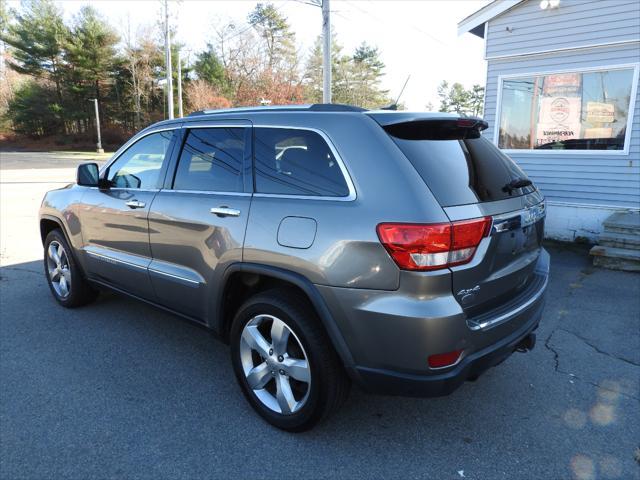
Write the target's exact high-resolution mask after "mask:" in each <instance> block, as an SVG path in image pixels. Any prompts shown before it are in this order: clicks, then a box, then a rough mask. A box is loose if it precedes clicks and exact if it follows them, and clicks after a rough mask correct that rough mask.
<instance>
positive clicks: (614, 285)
mask: <svg viewBox="0 0 640 480" xmlns="http://www.w3.org/2000/svg"><path fill="white" fill-rule="evenodd" d="M14 155H17V154H8V153H0V168H1V171H0V182H1V183H0V207H1V210H0V216H1V223H0V478H2V479H11V480H13V479H63V478H70V479H105V478H149V479H159V478H188V479H199V478H261V479H266V480H284V479H289V478H291V479H299V478H362V479H377V478H384V479H395V478H401V479H408V478H434V479H438V480H446V479H462V478H464V479H510V480H511V479H527V480H528V479H532V480H534V479H536V480H537V479H571V478H576V479H581V480H587V479H600V478H602V479H625V480H627V479H637V478H640V465H639V464H638V462H637V461H636V460H634V455H638V454H640V452H638V450H637V449H638V447H639V445H640V408H639V406H640V391H639V379H640V294H639V293H640V275H637V274H632V273H622V272H613V271H608V270H602V269H598V268H594V267H592V266H591V262H590V260H589V258H588V256H587V251H586V250H585V249H581V248H578V247H567V246H552V247H550V252H551V256H552V276H551V280H550V284H549V288H548V295H547V306H546V309H545V314H544V319H543V322H542V324H541V327H540V329H539V330H538V332H537V333H538V345H537V347H536V349H535V350H534V351H533V352H530V353H527V354H514V355H513V356H512V357H510V358H509V359H508V360H507V361H506V362H505V363H503V364H502V365H500V366H498V367H496V368H494V369H492V370H490V371H488V372H487V373H486V374H485V375H484V376H482V377H481V378H480V379H479V380H478V381H476V382H474V383H467V384H465V385H463V386H462V388H460V389H459V390H458V391H456V392H454V393H453V394H452V395H450V396H448V397H443V398H435V399H419V398H400V397H385V396H373V395H368V394H365V393H363V392H361V391H359V390H358V389H352V392H351V395H350V397H349V399H348V401H347V403H346V404H345V405H344V407H343V408H342V410H340V411H339V412H338V413H337V414H336V415H335V416H334V417H332V418H331V419H330V420H329V421H327V422H325V423H323V424H321V425H319V426H318V427H317V428H316V429H314V430H312V431H310V432H306V433H304V434H288V433H284V432H281V431H278V430H276V429H274V428H273V427H271V426H269V425H268V424H266V423H265V422H263V421H262V420H261V419H260V418H259V417H258V416H257V415H255V414H254V413H253V411H252V410H251V408H250V407H249V406H248V404H247V403H246V402H245V400H244V398H243V397H242V394H241V392H240V390H239V388H238V387H237V385H236V383H235V379H234V377H233V374H232V371H231V367H230V362H229V351H228V347H227V346H225V345H223V344H221V343H219V342H217V341H216V340H215V339H213V338H212V337H211V336H210V335H209V334H208V332H207V331H206V330H204V329H202V328H200V327H198V326H195V325H192V324H190V323H188V322H186V321H184V320H181V319H179V318H177V317H175V316H173V315H170V314H167V313H164V312H162V311H159V310H157V309H154V308H152V307H149V306H147V305H144V304H142V303H139V302H136V301H134V300H131V299H128V298H125V297H123V296H119V295H115V294H103V295H101V297H100V298H99V300H98V301H97V302H96V303H94V304H92V305H90V306H87V307H83V308H80V309H76V310H65V309H63V308H62V307H60V306H58V305H57V304H56V303H55V301H54V300H53V298H52V297H51V294H50V292H49V291H48V287H47V285H46V281H45V278H44V274H43V271H42V262H41V245H40V239H39V237H38V227H37V209H38V206H39V203H40V200H41V198H42V194H43V193H44V191H46V190H47V189H49V188H56V187H59V186H62V185H64V184H65V183H66V182H67V181H70V180H71V179H72V178H73V175H74V171H73V168H69V167H70V165H69V164H67V163H66V160H65V161H64V163H65V165H63V166H59V165H57V166H56V165H55V155H54V156H53V157H54V159H51V158H50V157H49V156H47V161H46V162H45V163H42V160H41V159H42V158H43V157H42V155H40V154H34V155H28V154H24V153H21V154H19V155H20V157H19V158H17V157H15V156H14ZM7 156H9V157H7ZM76 160H77V159H76ZM15 162H18V163H20V162H24V163H25V164H28V167H27V166H26V165H25V164H21V165H20V167H21V168H20V169H17V168H14V167H15ZM52 162H53V164H54V165H53V166H52ZM9 167H11V168H9ZM398 348H402V346H398Z"/></svg>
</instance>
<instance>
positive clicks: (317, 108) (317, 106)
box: [309, 103, 367, 112]
mask: <svg viewBox="0 0 640 480" xmlns="http://www.w3.org/2000/svg"><path fill="white" fill-rule="evenodd" d="M309 110H312V111H314V112H366V111H367V109H366V108H361V107H356V106H354V105H346V104H344V103H314V104H313V105H311V106H310V107H309Z"/></svg>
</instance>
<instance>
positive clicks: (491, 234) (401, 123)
mask: <svg viewBox="0 0 640 480" xmlns="http://www.w3.org/2000/svg"><path fill="white" fill-rule="evenodd" d="M370 115H371V116H372V117H373V118H374V119H375V120H376V121H377V122H378V123H379V124H380V125H381V126H382V127H383V128H384V129H385V131H386V132H387V133H388V134H389V136H390V137H391V138H392V140H393V141H394V142H395V143H396V145H397V146H398V147H399V148H400V150H401V151H402V152H403V153H404V154H405V156H406V157H407V158H408V159H409V161H410V162H411V163H412V165H413V166H414V168H415V169H416V171H417V172H418V174H419V175H420V176H421V177H422V179H423V180H424V182H425V183H426V185H427V186H428V187H429V189H430V190H431V192H432V193H433V195H434V196H435V198H436V199H437V200H438V202H439V203H440V205H441V206H442V207H443V209H444V211H445V212H446V213H447V216H448V217H449V219H450V220H451V221H452V222H454V223H455V222H456V221H461V220H468V219H474V218H482V217H490V222H491V226H490V229H489V230H488V231H487V233H486V236H485V238H483V239H482V241H481V242H480V244H479V245H478V247H477V249H476V251H475V255H474V256H473V258H472V260H471V261H470V262H469V263H466V264H464V265H457V266H451V267H450V269H451V271H452V289H453V293H454V295H455V297H456V299H457V300H458V302H459V303H460V304H461V306H462V307H463V309H464V311H465V313H466V314H467V316H468V317H470V318H473V317H481V316H482V315H483V314H486V313H487V312H490V311H492V310H495V309H497V308H499V307H503V306H504V305H505V304H508V303H511V302H513V301H514V300H516V299H517V298H519V297H520V296H521V295H522V296H524V295H527V293H528V292H529V291H530V290H532V289H536V288H539V285H537V282H540V281H543V279H542V278H541V277H540V276H537V275H536V271H535V269H536V263H537V260H538V257H539V256H540V253H541V245H542V239H543V233H544V216H545V210H544V202H543V198H542V195H541V194H540V193H539V192H538V191H537V190H536V188H535V186H534V185H533V184H532V183H531V181H530V180H529V179H528V178H527V176H526V174H525V173H524V172H523V171H522V170H521V169H520V168H519V167H518V166H517V165H516V164H515V163H514V162H513V161H512V160H511V159H510V158H509V157H507V156H506V155H505V154H503V153H502V152H501V151H500V150H499V149H497V148H496V147H495V146H494V145H493V144H492V143H491V142H490V141H489V140H487V139H486V138H483V137H482V136H481V133H480V132H481V130H484V129H485V128H486V127H487V124H486V123H485V122H484V121H482V120H480V119H477V118H461V117H458V116H454V115H447V114H438V115H434V114H418V115H412V114H407V113H393V114H391V113H386V112H385V113H376V112H372V113H370Z"/></svg>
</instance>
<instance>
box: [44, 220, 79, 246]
mask: <svg viewBox="0 0 640 480" xmlns="http://www.w3.org/2000/svg"><path fill="white" fill-rule="evenodd" d="M57 228H58V229H60V230H61V231H62V234H63V235H64V238H65V240H66V241H67V243H68V244H69V246H71V245H72V243H71V239H70V238H69V235H68V233H67V229H66V228H65V226H64V223H63V222H62V220H60V219H59V218H57V217H54V216H53V215H42V216H41V217H40V239H41V240H42V245H44V241H45V239H46V238H47V235H49V233H50V232H51V231H52V230H55V229H57Z"/></svg>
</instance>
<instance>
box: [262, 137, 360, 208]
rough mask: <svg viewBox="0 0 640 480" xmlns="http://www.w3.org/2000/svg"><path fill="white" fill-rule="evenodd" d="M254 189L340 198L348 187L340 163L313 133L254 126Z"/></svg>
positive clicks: (347, 192) (265, 191)
mask: <svg viewBox="0 0 640 480" xmlns="http://www.w3.org/2000/svg"><path fill="white" fill-rule="evenodd" d="M255 170H256V191H258V192H261V193H278V194H285V195H309V196H330V197H344V196H347V195H348V194H349V188H348V187H347V183H346V181H345V179H344V176H343V175H342V171H341V170H340V166H339V165H338V162H337V161H336V159H335V158H334V156H333V153H332V152H331V149H330V148H329V146H328V145H327V143H326V142H325V141H324V139H323V138H322V137H321V136H320V135H319V134H318V133H316V132H312V131H308V130H297V129H284V128H256V129H255Z"/></svg>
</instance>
